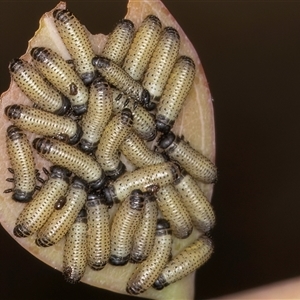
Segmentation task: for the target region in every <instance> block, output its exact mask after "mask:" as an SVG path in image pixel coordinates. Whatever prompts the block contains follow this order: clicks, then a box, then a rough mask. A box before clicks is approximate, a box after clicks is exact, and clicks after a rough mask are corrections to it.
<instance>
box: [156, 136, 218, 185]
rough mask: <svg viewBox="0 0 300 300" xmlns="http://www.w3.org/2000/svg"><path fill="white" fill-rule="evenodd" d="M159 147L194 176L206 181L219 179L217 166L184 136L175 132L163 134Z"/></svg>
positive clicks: (212, 181) (211, 181)
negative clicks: (184, 138)
mask: <svg viewBox="0 0 300 300" xmlns="http://www.w3.org/2000/svg"><path fill="white" fill-rule="evenodd" d="M159 147H161V148H162V149H164V150H165V152H166V153H167V154H168V156H170V157H171V158H172V159H174V160H176V161H178V162H179V163H180V165H181V166H182V167H183V168H184V169H185V170H186V171H187V172H188V173H190V174H191V175H192V176H193V177H195V178H196V179H198V180H200V181H202V182H204V183H215V182H216V181H217V168H216V166H215V165H214V164H213V163H212V162H211V161H210V160H209V159H208V158H207V157H205V156H204V155H203V154H201V153H200V152H198V151H196V150H195V149H194V148H193V147H192V146H191V145H190V144H189V143H187V142H185V141H184V140H183V139H182V138H180V137H178V136H175V134H174V133H173V132H169V133H168V134H166V135H163V136H162V137H161V138H160V141H159Z"/></svg>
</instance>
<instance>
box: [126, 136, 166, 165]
mask: <svg viewBox="0 0 300 300" xmlns="http://www.w3.org/2000/svg"><path fill="white" fill-rule="evenodd" d="M120 150H121V152H122V153H123V154H124V155H125V156H126V158H127V159H129V160H130V162H131V163H133V164H134V165H135V166H136V167H138V168H142V167H145V166H150V165H156V164H159V163H162V162H164V161H165V159H164V157H163V155H162V154H161V153H159V152H154V151H152V150H150V149H149V148H148V147H147V146H146V144H145V142H144V141H143V140H141V139H140V138H139V137H138V136H137V134H136V133H135V132H133V131H132V132H130V133H129V134H128V136H127V137H126V138H125V140H124V141H123V143H122V144H121V145H120Z"/></svg>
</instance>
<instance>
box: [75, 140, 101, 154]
mask: <svg viewBox="0 0 300 300" xmlns="http://www.w3.org/2000/svg"><path fill="white" fill-rule="evenodd" d="M78 145H79V148H80V150H82V151H83V152H85V153H93V152H94V151H95V150H96V149H97V146H98V142H97V143H91V142H89V141H87V140H86V139H81V140H80V142H79V144H78Z"/></svg>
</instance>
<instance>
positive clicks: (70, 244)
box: [62, 209, 87, 283]
mask: <svg viewBox="0 0 300 300" xmlns="http://www.w3.org/2000/svg"><path fill="white" fill-rule="evenodd" d="M86 237H87V218H86V211H85V210H84V209H82V210H81V211H80V212H79V214H78V216H77V217H76V219H75V221H74V223H73V225H72V226H71V228H70V229H69V231H68V233H67V235H66V242H65V246H64V250H63V270H62V273H63V276H64V278H65V280H66V281H67V282H69V283H77V282H79V281H80V279H81V277H82V276H83V274H84V271H85V268H86V264H87V243H86V241H87V238H86Z"/></svg>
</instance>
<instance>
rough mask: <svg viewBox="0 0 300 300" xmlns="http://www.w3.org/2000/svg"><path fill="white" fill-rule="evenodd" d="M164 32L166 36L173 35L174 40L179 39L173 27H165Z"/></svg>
mask: <svg viewBox="0 0 300 300" xmlns="http://www.w3.org/2000/svg"><path fill="white" fill-rule="evenodd" d="M164 31H166V32H167V33H168V34H171V35H173V36H174V38H176V39H180V35H179V33H178V31H177V30H176V29H175V28H174V27H171V26H167V27H165V29H164Z"/></svg>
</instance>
